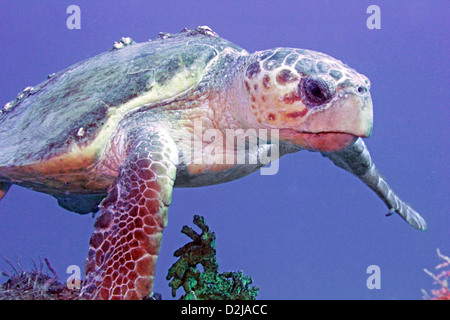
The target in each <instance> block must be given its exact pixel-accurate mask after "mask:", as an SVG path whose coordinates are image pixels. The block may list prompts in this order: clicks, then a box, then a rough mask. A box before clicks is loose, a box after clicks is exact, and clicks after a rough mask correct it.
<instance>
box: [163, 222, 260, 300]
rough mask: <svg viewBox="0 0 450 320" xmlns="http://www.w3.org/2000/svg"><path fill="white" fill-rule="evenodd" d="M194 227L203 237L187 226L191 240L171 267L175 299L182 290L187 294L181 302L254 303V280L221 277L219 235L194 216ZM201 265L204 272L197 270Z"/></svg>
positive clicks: (231, 275)
mask: <svg viewBox="0 0 450 320" xmlns="http://www.w3.org/2000/svg"><path fill="white" fill-rule="evenodd" d="M194 224H195V225H196V226H198V227H199V228H200V230H201V233H200V234H198V233H197V232H195V231H194V230H193V229H192V228H190V227H188V226H184V227H183V228H182V230H181V232H182V233H184V234H185V235H187V236H188V237H189V238H191V239H192V241H191V242H189V243H188V244H186V245H184V246H183V247H181V248H180V249H178V250H176V251H175V253H174V256H175V257H179V259H178V260H177V261H176V262H175V263H174V264H173V265H172V267H170V269H169V272H168V274H167V280H170V279H172V280H171V281H170V283H169V286H170V287H172V296H173V297H175V296H176V291H177V290H178V289H179V288H180V287H183V289H184V291H185V294H184V295H182V296H181V297H180V300H255V299H256V297H257V295H258V291H259V288H258V287H256V286H253V287H251V288H250V285H251V284H252V283H253V280H252V278H251V277H249V276H244V274H243V272H242V271H239V272H223V273H221V274H219V265H218V263H217V260H216V235H215V233H214V232H212V231H211V230H210V229H209V227H208V225H207V224H206V222H205V219H204V218H203V217H201V216H198V215H195V216H194ZM198 265H201V266H202V267H203V271H200V270H199V269H198V268H197V266H198Z"/></svg>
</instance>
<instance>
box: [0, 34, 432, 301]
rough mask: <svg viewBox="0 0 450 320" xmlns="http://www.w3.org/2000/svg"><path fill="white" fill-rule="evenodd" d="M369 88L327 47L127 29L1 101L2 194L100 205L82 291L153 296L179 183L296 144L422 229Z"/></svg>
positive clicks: (212, 180) (258, 162) (206, 179)
mask: <svg viewBox="0 0 450 320" xmlns="http://www.w3.org/2000/svg"><path fill="white" fill-rule="evenodd" d="M369 90H370V82H369V80H368V79H367V78H366V77H365V76H363V75H361V74H359V73H357V72H356V71H355V70H353V69H351V68H349V67H348V66H347V65H345V64H343V63H342V62H341V61H339V60H336V59H334V58H332V57H330V56H327V55H325V54H323V53H319V52H315V51H311V50H303V49H295V48H275V49H271V50H265V51H258V52H255V53H253V54H248V53H247V52H246V51H245V50H243V49H241V48H239V47H237V46H236V45H233V44H231V43H230V42H228V41H226V40H224V39H221V38H220V37H218V36H217V34H216V33H214V32H213V31H212V30H211V29H209V28H208V27H199V28H197V29H195V30H183V31H182V33H180V34H176V35H171V34H161V35H160V39H158V40H155V41H154V42H150V43H142V44H135V43H134V42H133V41H131V40H128V39H122V40H121V42H119V43H116V44H115V46H114V50H113V51H110V52H107V53H104V54H101V55H98V56H96V57H93V58H92V59H89V60H86V61H85V62H80V63H78V64H75V65H74V66H72V67H69V68H68V69H66V70H65V71H62V72H60V73H58V74H56V75H55V76H52V77H51V78H49V79H48V80H47V81H45V82H43V83H41V84H40V85H38V86H37V87H35V88H31V89H30V88H27V89H26V90H24V92H22V93H21V94H19V95H18V97H17V98H16V100H14V101H12V102H11V103H8V104H6V105H5V106H4V107H3V108H2V109H1V110H0V149H2V153H0V199H1V198H2V197H4V195H5V194H6V192H7V191H8V189H9V188H10V186H11V184H18V185H21V186H24V187H28V188H31V189H34V190H36V191H40V192H45V193H48V194H51V195H53V196H54V197H55V198H57V199H58V203H59V204H60V205H61V206H62V207H64V208H66V209H68V210H70V211H75V212H78V213H82V214H84V213H89V212H95V211H98V210H99V211H100V212H99V216H98V218H97V220H96V222H95V231H94V234H93V235H92V237H91V240H90V248H89V252H88V258H87V261H86V268H85V272H86V279H85V282H84V286H83V288H82V295H83V297H85V298H87V299H143V298H145V297H148V295H149V294H150V293H151V291H152V288H153V279H154V276H155V266H156V260H157V257H158V253H159V250H160V244H161V238H162V233H163V230H164V227H165V226H166V224H167V210H168V206H169V205H170V202H171V195H172V188H173V187H198V186H207V185H211V184H217V183H223V182H228V181H232V180H235V179H238V178H241V177H244V176H246V175H248V174H250V173H252V172H254V171H256V170H258V169H259V168H261V167H262V166H264V165H265V164H267V163H268V162H270V161H274V160H277V159H278V157H280V156H282V155H284V154H288V153H293V152H297V151H299V150H310V151H317V152H321V153H322V155H323V156H324V157H327V158H329V159H330V160H331V161H333V163H334V164H336V165H337V166H338V167H340V168H343V169H344V170H346V171H348V172H350V173H351V174H353V175H355V176H356V177H357V178H359V179H360V180H361V181H362V182H363V183H365V184H366V185H367V186H368V187H370V188H371V189H372V190H373V191H375V193H376V194H377V195H378V196H379V197H380V199H381V200H382V201H384V203H385V204H386V205H387V207H388V210H389V212H388V214H389V215H390V214H393V213H394V212H395V213H397V214H399V215H400V216H401V217H402V218H403V219H404V220H406V221H407V222H408V223H409V224H411V225H412V226H413V227H415V228H416V229H419V230H425V229H426V223H425V221H424V220H423V218H422V217H421V216H420V215H419V214H418V213H417V212H416V211H415V210H414V209H412V208H411V207H410V206H409V205H407V204H406V203H405V202H403V201H402V200H401V199H400V198H399V197H398V196H397V195H396V194H395V193H394V192H393V190H392V189H391V187H390V186H389V185H388V184H387V182H386V180H385V179H383V178H382V177H381V175H380V174H379V173H378V170H377V168H376V167H375V164H374V163H373V161H372V159H371V157H370V153H369V151H368V149H367V147H366V145H365V144H364V142H363V141H362V139H361V138H365V137H369V136H370V135H371V133H372V125H373V114H372V100H371V97H370V93H369ZM61 101H63V103H60V102H61ZM71 112H75V113H76V116H75V117H74V114H73V113H71ZM37 115H39V116H37ZM41 115H42V116H41ZM38 120H39V121H38ZM66 124H67V128H66V127H65V125H66ZM52 125H54V126H56V127H57V128H55V130H52ZM44 129H45V130H47V131H48V134H47V135H45V136H46V137H48V139H47V140H45V139H42V134H41V133H40V132H41V131H42V130H44ZM230 132H232V133H233V134H234V136H232V139H230V140H228V139H225V137H226V136H227V134H228V133H230ZM23 136H26V137H27V138H28V139H26V140H24V143H25V144H23V145H22V144H21V145H20V146H21V147H20V148H18V147H17V146H18V145H19V138H20V137H23ZM246 139H248V140H246ZM235 141H244V142H245V141H247V143H243V144H241V145H237V143H236V142H235ZM251 141H253V142H254V143H253V142H251ZM252 143H253V144H252ZM22 146H24V147H22ZM212 150H213V151H214V152H212ZM268 154H271V155H272V156H273V155H275V156H273V157H272V156H271V157H270V158H268ZM241 156H243V157H242V158H240V157H241ZM264 157H266V158H264ZM239 159H244V160H245V161H243V162H240V161H239ZM264 159H265V160H264ZM267 159H269V161H266V160H267ZM253 160H254V161H253Z"/></svg>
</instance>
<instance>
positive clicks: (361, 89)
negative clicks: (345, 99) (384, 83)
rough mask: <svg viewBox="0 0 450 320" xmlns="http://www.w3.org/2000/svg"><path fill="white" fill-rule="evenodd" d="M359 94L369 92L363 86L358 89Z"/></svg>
mask: <svg viewBox="0 0 450 320" xmlns="http://www.w3.org/2000/svg"><path fill="white" fill-rule="evenodd" d="M358 92H359V93H366V92H367V88H366V87H363V86H360V87H358Z"/></svg>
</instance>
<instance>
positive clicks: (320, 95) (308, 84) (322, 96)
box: [298, 77, 333, 108]
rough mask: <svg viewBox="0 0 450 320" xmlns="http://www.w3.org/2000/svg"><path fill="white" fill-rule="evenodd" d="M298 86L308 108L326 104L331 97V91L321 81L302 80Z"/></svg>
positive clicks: (308, 78)
mask: <svg viewBox="0 0 450 320" xmlns="http://www.w3.org/2000/svg"><path fill="white" fill-rule="evenodd" d="M298 86H299V90H300V93H301V95H302V98H303V101H304V102H305V103H306V105H307V106H308V107H310V108H314V107H317V106H320V105H322V104H324V103H327V102H328V101H330V100H331V98H332V97H333V92H332V90H331V89H330V87H329V86H328V84H327V83H326V82H325V81H323V80H322V79H315V78H312V77H307V78H303V79H302V80H301V81H300V83H299V85H298Z"/></svg>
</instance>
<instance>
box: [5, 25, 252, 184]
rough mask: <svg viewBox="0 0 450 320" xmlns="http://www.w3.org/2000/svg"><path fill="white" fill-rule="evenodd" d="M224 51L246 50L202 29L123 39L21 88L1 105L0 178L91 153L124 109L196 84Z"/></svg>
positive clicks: (160, 99) (98, 148)
mask: <svg viewBox="0 0 450 320" xmlns="http://www.w3.org/2000/svg"><path fill="white" fill-rule="evenodd" d="M225 49H227V50H226V51H227V52H229V51H233V52H236V53H238V54H242V53H245V51H244V50H243V49H241V48H239V47H238V46H236V45H234V44H232V43H230V42H228V41H226V40H224V39H222V38H220V37H218V36H217V35H216V34H215V33H214V32H213V31H212V30H211V29H209V28H207V27H199V28H197V29H195V30H187V29H184V30H183V31H182V32H181V33H179V34H167V33H161V34H160V36H159V38H158V39H156V40H153V41H148V42H145V43H134V42H133V41H132V40H131V39H130V38H122V40H121V41H120V42H116V43H115V44H114V47H113V48H112V49H111V50H109V51H108V52H105V53H102V54H99V55H97V56H95V57H93V58H91V59H88V60H85V61H82V62H80V63H77V64H74V65H72V66H71V67H69V68H67V69H65V70H63V71H61V72H59V73H57V74H53V75H50V76H49V77H48V79H47V80H46V81H44V82H42V83H40V84H39V85H37V86H36V87H28V88H26V89H25V90H24V91H23V92H21V93H19V95H18V96H17V98H16V99H15V100H13V101H11V102H10V103H7V104H6V105H5V106H4V107H3V109H1V111H0V150H1V152H0V176H1V175H2V171H3V172H5V170H7V168H11V167H16V168H17V167H21V166H22V167H23V166H26V165H30V164H35V163H43V162H46V161H47V162H48V161H49V160H50V159H55V158H57V157H59V158H61V157H66V156H68V155H69V154H72V157H74V158H76V157H78V158H79V157H80V155H81V156H86V157H87V158H90V159H96V158H98V156H99V155H100V153H101V151H102V150H103V148H104V146H105V144H106V143H107V141H108V139H109V138H110V137H111V134H113V133H114V130H115V128H116V127H117V124H118V123H119V122H120V120H121V119H122V118H123V117H124V115H125V114H127V113H129V112H131V111H134V110H136V109H139V108H141V107H143V106H147V107H148V106H150V105H157V104H160V103H161V102H163V101H165V100H170V99H173V98H174V97H177V96H178V95H180V94H183V93H186V91H189V90H191V89H195V87H196V86H198V84H199V83H200V81H201V80H202V78H203V77H204V75H205V73H206V71H207V69H209V67H210V66H211V65H212V64H217V63H215V62H219V63H220V59H221V56H222V55H221V53H222V52H223V51H224V50H225ZM79 165H81V166H82V165H85V164H83V163H82V162H80V163H79ZM2 168H3V169H2Z"/></svg>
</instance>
